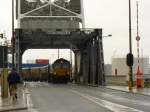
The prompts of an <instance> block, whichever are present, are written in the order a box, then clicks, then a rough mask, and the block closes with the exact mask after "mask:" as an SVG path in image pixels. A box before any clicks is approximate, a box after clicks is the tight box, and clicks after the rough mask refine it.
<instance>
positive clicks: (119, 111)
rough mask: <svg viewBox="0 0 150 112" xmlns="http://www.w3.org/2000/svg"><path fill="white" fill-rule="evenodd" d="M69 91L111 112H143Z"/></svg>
mask: <svg viewBox="0 0 150 112" xmlns="http://www.w3.org/2000/svg"><path fill="white" fill-rule="evenodd" d="M71 91H72V92H73V93H76V94H78V95H80V96H82V97H84V98H85V99H87V100H89V101H91V102H93V103H95V104H97V105H99V106H102V107H105V108H107V109H109V110H111V111H113V112H144V111H142V110H138V109H134V108H131V107H127V106H124V105H120V104H117V103H112V102H110V101H107V100H102V99H100V98H97V97H94V96H91V95H87V94H84V93H81V92H78V91H75V90H71Z"/></svg>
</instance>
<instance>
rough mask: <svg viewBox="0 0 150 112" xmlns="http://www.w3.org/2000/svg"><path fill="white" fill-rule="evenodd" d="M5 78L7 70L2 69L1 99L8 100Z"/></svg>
mask: <svg viewBox="0 0 150 112" xmlns="http://www.w3.org/2000/svg"><path fill="white" fill-rule="evenodd" d="M7 76H8V69H7V68H3V70H2V76H1V96H2V98H8V82H7Z"/></svg>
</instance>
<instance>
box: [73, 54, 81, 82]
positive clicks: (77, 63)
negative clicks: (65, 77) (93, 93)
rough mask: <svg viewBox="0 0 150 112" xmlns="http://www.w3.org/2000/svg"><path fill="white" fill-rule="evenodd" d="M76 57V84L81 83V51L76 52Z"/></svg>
mask: <svg viewBox="0 0 150 112" xmlns="http://www.w3.org/2000/svg"><path fill="white" fill-rule="evenodd" d="M74 56H75V58H74V59H75V62H74V63H75V71H74V78H75V83H80V75H81V74H80V61H81V54H80V51H74Z"/></svg>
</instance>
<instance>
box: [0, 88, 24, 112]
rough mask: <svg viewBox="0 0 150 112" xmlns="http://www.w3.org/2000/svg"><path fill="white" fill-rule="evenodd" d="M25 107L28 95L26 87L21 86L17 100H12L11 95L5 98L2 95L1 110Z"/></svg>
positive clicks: (14, 109) (5, 111)
mask: <svg viewBox="0 0 150 112" xmlns="http://www.w3.org/2000/svg"><path fill="white" fill-rule="evenodd" d="M0 91H1V90H0ZM25 109H27V97H26V89H25V88H24V87H21V86H19V88H18V99H17V101H12V99H11V98H10V97H9V98H5V99H3V98H2V97H1V96H0V112H8V111H17V110H25Z"/></svg>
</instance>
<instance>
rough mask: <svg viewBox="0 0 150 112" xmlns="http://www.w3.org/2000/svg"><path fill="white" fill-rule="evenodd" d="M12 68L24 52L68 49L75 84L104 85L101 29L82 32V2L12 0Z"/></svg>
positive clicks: (18, 65)
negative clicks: (14, 24)
mask: <svg viewBox="0 0 150 112" xmlns="http://www.w3.org/2000/svg"><path fill="white" fill-rule="evenodd" d="M16 9H17V10H16V18H17V21H18V28H17V29H15V34H16V35H15V36H16V37H15V57H16V58H15V60H16V61H15V65H16V67H17V68H18V70H19V71H20V72H21V64H22V55H23V53H24V51H25V50H27V49H38V48H40V49H50V48H68V49H70V48H71V49H72V51H73V52H74V53H75V73H74V79H75V81H76V83H84V84H92V85H104V83H105V78H104V58H103V45H102V29H85V28H84V26H85V22H84V7H83V0H16Z"/></svg>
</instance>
